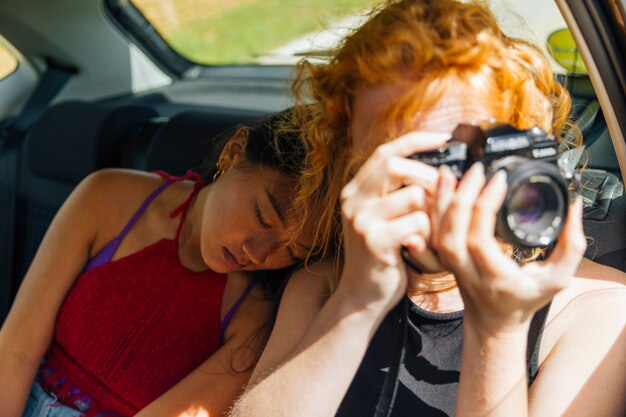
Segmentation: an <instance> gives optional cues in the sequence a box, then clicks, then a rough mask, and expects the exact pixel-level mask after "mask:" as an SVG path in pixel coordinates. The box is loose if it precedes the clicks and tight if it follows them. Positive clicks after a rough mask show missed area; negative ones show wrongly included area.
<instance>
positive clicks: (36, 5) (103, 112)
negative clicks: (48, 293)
mask: <svg viewBox="0 0 626 417" xmlns="http://www.w3.org/2000/svg"><path fill="white" fill-rule="evenodd" d="M129 7H131V9H129ZM44 10H45V11H44ZM129 10H130V12H129ZM141 19H143V17H142V16H141V13H140V12H139V11H138V9H136V8H132V2H122V1H105V2H99V1H84V0H68V1H64V2H60V3H57V4H54V5H52V4H50V3H44V2H43V1H41V0H25V1H23V2H20V3H19V4H16V3H15V2H8V1H4V0H2V1H0V31H1V32H0V37H2V38H1V39H0V41H2V43H4V44H6V45H10V48H11V50H12V51H13V52H14V53H15V54H16V56H17V57H18V61H19V64H18V66H17V69H16V70H15V71H14V72H13V73H12V74H11V75H9V76H7V77H6V78H5V79H3V80H0V96H2V97H4V98H3V99H2V100H0V101H4V103H1V104H0V121H2V139H1V140H0V219H1V220H0V241H1V242H2V247H1V250H0V323H1V322H2V321H3V319H4V317H5V315H6V313H7V311H8V309H9V306H10V304H11V301H12V299H13V298H14V297H15V294H16V291H17V289H18V288H19V285H20V282H21V280H22V278H23V276H24V274H25V272H26V270H27V269H28V266H29V264H30V262H31V260H32V258H33V256H34V254H35V252H36V250H37V247H38V245H39V243H40V241H41V239H42V237H43V235H44V233H45V231H46V229H47V227H48V225H49V224H50V222H51V220H52V218H53V216H54V215H55V213H56V211H57V210H58V209H59V207H60V206H61V204H62V203H63V201H64V200H65V199H66V198H67V196H68V195H69V194H70V193H71V191H72V190H73V188H74V187H75V186H76V185H77V184H78V183H79V182H80V181H81V180H82V179H83V178H84V177H85V176H87V175H88V174H90V173H92V172H94V171H96V170H99V169H103V168H107V167H121V168H131V169H139V170H145V171H152V170H161V169H162V170H166V171H168V172H170V173H172V174H175V175H181V174H184V173H185V171H186V170H187V169H191V168H194V167H197V166H199V165H200V164H201V162H202V160H203V159H204V156H206V155H207V154H208V150H209V149H210V147H211V138H212V137H214V136H215V135H216V134H217V133H219V132H221V131H223V130H225V129H227V128H229V127H232V126H234V125H237V124H239V123H243V122H245V121H247V120H250V119H253V118H255V117H257V116H260V115H263V114H266V113H268V112H270V111H276V110H281V109H283V108H286V107H288V106H289V105H290V103H291V96H290V92H289V84H290V79H291V76H292V66H291V64H285V65H271V66H263V67H261V66H258V65H217V66H210V65H199V64H194V63H192V62H190V61H188V60H186V59H181V58H180V57H179V56H178V57H177V60H174V61H172V62H170V63H164V62H165V61H159V60H158V59H156V58H155V57H158V56H160V54H161V55H165V56H168V55H172V54H176V52H175V51H174V50H172V49H171V48H170V47H168V46H164V43H163V41H162V40H161V39H160V37H159V36H158V33H156V32H155V31H154V29H153V28H152V27H148V26H146V25H144V26H137V25H135V26H133V22H134V23H137V21H139V22H141V21H142V20H141ZM143 22H145V19H144V20H143ZM129 27H130V28H132V29H129ZM142 36H143V37H144V38H145V39H143V41H139V38H141V37H142ZM544 41H545V40H544ZM176 55H177V54H176ZM553 55H554V54H553ZM555 59H556V58H555ZM559 77H560V79H561V81H562V82H563V84H564V85H565V86H566V87H567V88H568V89H569V91H570V92H571V94H572V96H573V98H574V113H573V116H574V117H575V119H576V120H577V121H578V123H579V125H580V126H581V129H582V131H583V134H584V142H585V148H586V155H585V156H583V159H585V161H586V162H585V165H586V169H585V170H584V171H583V173H582V183H583V187H582V192H583V196H584V202H585V204H584V205H585V220H584V224H585V229H586V233H587V235H588V236H589V245H588V249H587V253H586V256H587V257H588V258H590V259H593V260H595V261H597V262H599V263H602V264H606V265H609V266H612V267H614V268H618V269H621V270H624V271H626V221H625V220H626V196H625V195H624V184H623V176H622V174H621V173H620V166H619V162H618V158H617V157H616V152H615V148H614V144H613V142H612V135H611V133H610V132H609V128H608V125H607V121H606V119H605V117H604V114H603V110H602V109H601V105H600V102H599V101H598V97H597V94H596V93H595V89H594V85H593V83H592V81H591V79H590V77H589V75H587V74H584V73H577V72H575V71H569V72H567V71H566V72H565V73H563V74H561V75H559Z"/></svg>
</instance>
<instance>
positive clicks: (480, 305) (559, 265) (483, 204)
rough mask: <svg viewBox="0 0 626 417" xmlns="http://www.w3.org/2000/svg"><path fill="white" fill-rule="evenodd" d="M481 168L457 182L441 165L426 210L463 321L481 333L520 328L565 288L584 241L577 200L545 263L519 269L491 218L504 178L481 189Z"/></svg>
mask: <svg viewBox="0 0 626 417" xmlns="http://www.w3.org/2000/svg"><path fill="white" fill-rule="evenodd" d="M485 183H486V180H485V175H484V168H483V166H482V164H474V166H473V167H472V168H471V169H470V170H469V171H468V172H467V173H466V174H465V175H464V177H463V178H462V180H461V181H460V182H459V185H458V188H457V189H456V190H455V184H456V178H455V177H454V175H453V174H452V172H451V171H450V169H449V168H448V167H446V166H443V167H441V168H440V178H439V184H438V188H437V195H436V198H435V203H434V207H433V208H432V212H431V222H432V241H431V244H432V246H433V247H434V249H435V250H436V251H437V253H438V257H439V259H440V262H441V263H442V264H443V265H444V266H445V267H446V268H447V269H448V270H449V271H451V272H452V273H453V274H454V275H455V277H456V279H457V282H458V284H459V289H460V290H461V294H462V296H463V302H464V304H465V317H466V320H468V321H470V322H471V323H473V324H474V325H475V326H474V327H475V328H476V329H479V331H480V332H487V333H486V334H488V335H489V334H491V335H493V334H496V333H499V332H502V331H509V330H515V329H520V328H523V327H524V326H526V325H527V324H528V323H529V322H530V318H531V317H532V315H533V314H534V313H535V311H537V310H538V309H540V308H541V307H542V306H543V305H545V304H546V303H547V302H548V301H549V300H551V299H552V297H553V296H554V295H555V294H556V293H557V292H558V291H560V290H561V289H563V288H564V287H565V286H567V285H568V283H569V282H570V280H571V278H572V276H573V275H574V273H575V271H576V268H577V267H578V264H579V263H580V261H581V259H582V256H583V253H584V250H585V247H586V241H585V236H584V233H583V228H582V205H581V203H580V201H577V202H576V203H574V204H572V205H570V208H569V214H568V216H567V220H566V223H565V225H564V228H563V230H562V232H561V235H560V237H559V241H558V243H557V245H556V247H555V248H554V251H553V252H552V254H551V255H550V257H549V259H547V260H546V261H541V262H529V263H528V264H526V265H524V266H519V265H518V264H517V263H516V262H515V261H514V260H513V259H511V257H510V256H508V255H506V254H505V253H503V251H502V249H501V247H500V244H499V242H498V240H497V239H496V238H495V223H496V215H497V213H498V211H499V209H500V207H501V206H502V203H503V201H504V198H505V195H506V190H507V183H506V174H505V173H504V172H502V171H501V172H498V173H497V174H496V175H494V177H493V178H492V179H491V180H490V181H489V183H488V184H487V185H486V186H485Z"/></svg>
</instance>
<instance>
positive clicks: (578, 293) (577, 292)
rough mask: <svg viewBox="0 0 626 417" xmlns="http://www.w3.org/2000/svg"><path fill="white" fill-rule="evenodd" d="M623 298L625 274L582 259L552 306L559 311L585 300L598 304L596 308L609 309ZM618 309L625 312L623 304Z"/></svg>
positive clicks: (625, 287)
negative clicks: (572, 276) (571, 278)
mask: <svg viewBox="0 0 626 417" xmlns="http://www.w3.org/2000/svg"><path fill="white" fill-rule="evenodd" d="M624 296H626V273H624V272H622V271H620V270H618V269H615V268H611V267H608V266H605V265H601V264H598V263H596V262H593V261H591V260H589V259H583V260H582V262H581V263H580V266H579V267H578V270H577V271H576V276H575V277H574V279H573V280H572V282H571V284H570V285H569V286H568V287H567V288H566V289H565V290H564V291H562V292H561V293H560V294H558V295H557V296H556V297H555V299H554V303H553V306H554V308H555V309H556V310H558V311H560V310H564V309H566V308H567V307H568V306H571V305H572V304H576V303H578V302H581V301H582V300H583V299H586V300H591V301H587V302H592V303H598V304H599V306H598V307H605V308H611V307H614V306H613V303H616V302H617V301H618V300H620V299H622V298H623V297H624ZM613 300H614V301H613ZM574 307H575V306H574ZM615 307H617V306H615ZM620 307H621V308H620V310H623V311H626V309H624V308H623V304H622V305H621V306H620Z"/></svg>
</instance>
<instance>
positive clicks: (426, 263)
mask: <svg viewBox="0 0 626 417" xmlns="http://www.w3.org/2000/svg"><path fill="white" fill-rule="evenodd" d="M404 247H406V248H407V251H408V256H409V258H410V260H411V261H412V262H413V263H414V264H416V265H417V266H418V267H419V269H420V271H422V272H423V273H426V274H432V273H435V272H443V271H445V270H446V268H445V267H444V266H443V265H442V264H441V262H439V258H438V257H437V255H436V254H435V252H433V251H432V250H431V249H430V248H429V247H428V245H427V243H426V240H425V239H424V237H423V236H420V235H411V236H409V237H408V238H407V239H406V241H405V242H404Z"/></svg>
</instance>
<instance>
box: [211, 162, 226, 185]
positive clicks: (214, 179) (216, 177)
mask: <svg viewBox="0 0 626 417" xmlns="http://www.w3.org/2000/svg"><path fill="white" fill-rule="evenodd" d="M215 168H216V169H217V171H215V174H213V182H215V181H217V179H218V178H219V177H220V176H221V175H222V174H223V173H224V170H223V169H222V167H220V163H219V162H218V163H217V164H215Z"/></svg>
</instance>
